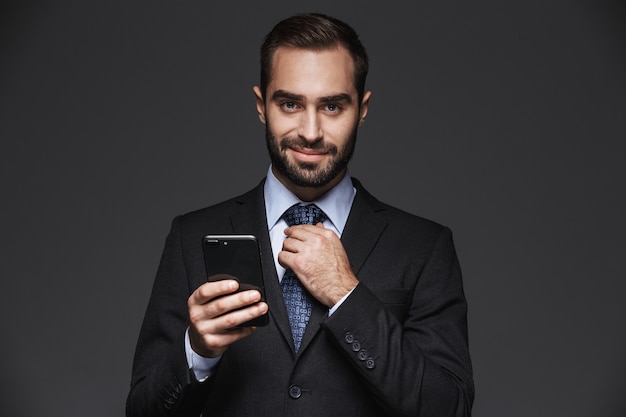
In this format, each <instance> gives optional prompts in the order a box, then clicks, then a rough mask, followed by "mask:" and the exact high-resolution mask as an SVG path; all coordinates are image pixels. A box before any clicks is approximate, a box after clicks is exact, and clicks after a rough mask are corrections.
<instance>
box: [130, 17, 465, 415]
mask: <svg viewBox="0 0 626 417" xmlns="http://www.w3.org/2000/svg"><path fill="white" fill-rule="evenodd" d="M261 55H262V57H261V67H262V68H261V83H260V86H259V87H254V93H255V96H256V108H257V111H258V114H259V118H260V120H261V122H262V123H264V124H265V127H266V139H267V146H268V149H269V153H270V157H271V162H272V164H271V167H270V169H269V170H268V175H267V178H266V179H264V181H263V182H262V183H261V184H260V185H259V186H258V187H256V188H255V189H253V190H252V191H250V192H248V193H246V194H244V195H242V196H240V197H237V198H235V199H232V200H230V201H226V202H224V203H222V204H218V205H216V206H213V207H209V208H206V209H203V210H199V211H196V212H192V213H189V214H186V215H184V216H179V217H177V218H176V219H175V220H174V221H173V223H172V229H171V231H170V234H169V236H168V238H167V241H166V245H165V249H164V253H163V257H162V260H161V264H160V267H159V271H158V273H157V277H156V280H155V284H154V288H153V292H152V296H151V299H150V302H149V305H148V309H147V312H146V316H145V319H144V323H143V326H142V330H141V334H140V336H139V341H138V345H137V351H136V354H135V362H134V366H133V377H132V382H131V390H130V393H129V396H128V401H127V415H128V416H132V417H137V416H168V415H171V416H198V415H200V414H202V415H204V416H271V417H275V416H377V417H380V416H409V415H410V416H437V417H444V416H468V415H470V412H471V406H472V401H473V395H474V388H473V382H472V371H471V364H470V358H469V352H468V346H467V324H466V311H467V305H466V301H465V297H464V295H463V288H462V282H461V273H460V269H459V265H458V261H457V257H456V254H455V251H454V246H453V243H452V237H451V233H450V231H449V229H447V228H445V227H442V226H440V225H438V224H436V223H433V222H430V221H428V220H425V219H422V218H419V217H416V216H413V215H410V214H407V213H405V212H402V211H400V210H397V209H395V208H392V207H390V206H387V205H385V204H383V203H381V202H379V201H377V200H376V199H375V198H374V197H372V196H371V195H370V194H369V193H368V192H367V191H365V189H364V188H363V187H362V186H361V184H360V183H359V182H358V181H357V180H355V179H351V178H350V177H349V175H348V174H347V165H348V161H349V160H350V157H351V156H352V152H353V150H354V146H355V141H356V133H357V130H358V128H359V127H360V126H361V125H362V124H363V121H364V120H365V117H366V116H367V113H368V108H369V101H370V97H371V93H370V92H369V91H368V92H366V91H365V89H364V86H365V77H366V74H367V65H368V64H367V62H368V61H367V55H366V52H365V49H364V48H363V46H362V45H361V42H360V41H359V39H358V36H357V34H356V33H355V32H354V31H353V30H352V28H350V27H349V26H348V25H346V24H345V23H343V22H341V21H339V20H336V19H334V18H331V17H327V16H323V15H317V14H306V15H297V16H294V17H291V18H288V19H286V20H284V21H282V22H280V23H278V24H277V25H276V26H275V27H274V28H273V30H272V31H271V32H270V33H269V34H268V35H267V37H266V38H265V41H264V43H263V46H262V48H261ZM312 203H313V204H315V206H308V205H309V204H312ZM302 206H305V208H304V210H308V213H312V211H314V212H315V213H316V215H318V214H319V215H320V216H321V217H320V219H315V220H312V221H313V223H315V224H297V225H290V224H291V221H290V220H291V217H290V216H291V214H290V215H283V213H285V212H288V213H291V210H299V209H301V207H302ZM307 206H308V207H307ZM291 207H294V209H290V208H291ZM206 234H252V235H255V236H256V237H257V238H258V240H259V244H260V249H261V256H262V261H263V262H262V264H263V272H264V278H265V288H266V300H265V301H261V295H260V294H259V292H258V291H254V290H249V291H241V292H235V291H236V290H237V288H238V283H237V281H236V280H232V279H226V280H221V281H216V282H207V277H206V276H205V265H204V263H203V255H202V248H201V244H200V242H201V238H202V237H203V236H204V235H206ZM281 281H282V282H281ZM286 282H289V285H283V284H285V283H286ZM281 287H284V288H281ZM298 287H299V288H300V290H299V292H298V291H296V292H295V294H298V296H300V297H302V298H301V302H302V306H303V307H302V311H303V313H302V314H299V315H298V316H299V318H303V320H304V321H303V322H299V323H295V320H296V319H297V318H296V315H294V314H293V313H294V310H293V309H289V308H286V304H287V305H289V303H290V302H291V301H289V300H290V298H289V297H291V296H292V295H293V294H294V293H293V292H291V290H292V289H294V288H296V289H297V288H298ZM285 288H289V289H285ZM286 300H287V301H286ZM299 300H300V299H299ZM307 300H308V301H307ZM298 303H300V301H298ZM307 306H308V307H307ZM266 313H267V314H269V324H268V325H267V326H265V327H259V328H254V327H240V326H239V325H240V324H243V323H245V322H247V321H249V320H251V319H253V318H256V317H259V316H261V315H263V314H266ZM298 329H301V330H300V331H298Z"/></svg>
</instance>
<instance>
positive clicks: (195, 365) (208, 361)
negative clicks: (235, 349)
mask: <svg viewBox="0 0 626 417" xmlns="http://www.w3.org/2000/svg"><path fill="white" fill-rule="evenodd" d="M185 354H186V355H187V366H189V369H191V370H192V371H193V374H194V375H195V376H196V379H197V380H198V382H204V381H206V379H207V378H208V377H210V376H211V375H213V371H214V370H215V367H216V366H217V364H218V363H219V361H220V359H222V356H221V355H220V356H218V357H216V358H205V357H204V356H200V355H198V354H197V353H196V352H194V350H193V349H192V348H191V341H190V340H189V328H187V330H186V331H185Z"/></svg>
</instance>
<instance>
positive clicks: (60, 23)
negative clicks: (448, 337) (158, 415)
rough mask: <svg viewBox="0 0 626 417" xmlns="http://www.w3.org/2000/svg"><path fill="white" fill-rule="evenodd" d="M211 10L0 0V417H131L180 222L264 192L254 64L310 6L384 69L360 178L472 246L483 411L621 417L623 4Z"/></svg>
mask: <svg viewBox="0 0 626 417" xmlns="http://www.w3.org/2000/svg"><path fill="white" fill-rule="evenodd" d="M211 3H212V2H209V1H203V2H200V1H146V2H132V1H101V2H99V1H98V2H95V1H79V0H76V1H56V2H13V3H6V2H5V3H3V6H2V9H1V10H0V15H1V17H0V35H1V38H0V39H1V41H0V46H1V47H2V51H1V52H2V53H1V61H0V65H1V66H0V71H1V73H0V138H1V148H0V169H1V176H0V186H1V196H0V198H1V215H2V233H1V236H0V242H1V245H2V246H1V256H2V261H1V262H0V271H1V280H0V297H1V299H0V301H1V302H0V324H1V332H2V333H1V334H2V342H1V344H0V346H1V347H0V349H1V362H0V364H1V371H0V384H1V386H2V390H0V404H2V406H1V408H2V412H1V414H2V415H5V416H12V417H13V416H18V417H19V416H34V415H42V416H93V417H98V416H121V415H123V408H124V405H123V404H124V400H125V396H126V393H127V390H128V384H129V378H130V369H131V361H132V354H133V350H134V345H135V341H136V337H137V334H138V331H139V326H140V323H141V320H142V315H143V312H144V309H145V306H146V303H147V300H148V296H149V292H150V288H151V285H152V280H153V277H154V273H155V271H156V267H157V264H158V260H159V256H160V252H161V249H162V247H163V242H164V239H165V236H166V233H167V231H168V229H169V222H170V220H171V218H172V217H174V216H175V215H177V214H179V213H183V212H186V211H190V210H192V209H196V208H199V207H202V206H205V205H209V204H213V203H216V202H219V201H221V200H223V199H226V198H228V197H231V196H234V195H236V194H239V193H241V192H243V191H245V190H247V189H249V188H251V187H252V186H254V185H256V184H257V183H258V181H260V179H261V178H262V176H263V175H264V174H265V170H266V169H267V165H268V158H267V156H266V151H265V147H264V137H263V127H262V125H261V124H260V123H259V122H258V120H257V117H256V112H255V109H254V101H253V95H252V90H251V88H252V86H253V85H254V84H256V83H257V79H258V64H257V62H258V46H259V44H260V42H261V39H262V37H263V35H264V34H265V33H266V32H267V31H268V30H269V29H270V28H271V26H272V25H273V24H274V23H275V22H276V21H278V20H279V19H281V18H283V17H286V16H288V15H290V14H292V13H294V12H298V11H306V10H307V9H309V10H315V11H323V12H326V13H329V14H333V15H336V16H337V17H340V18H343V19H345V20H347V21H348V22H349V23H351V24H352V25H353V26H354V27H355V28H356V29H357V31H358V32H359V33H360V34H361V38H362V40H363V41H364V43H365V45H366V46H367V48H368V51H369V54H370V58H371V62H372V64H371V75H370V78H369V79H368V87H369V88H370V89H371V90H373V92H374V95H373V99H372V100H373V101H372V106H371V110H370V116H369V117H368V120H367V123H366V124H365V126H364V128H363V129H362V130H361V132H360V135H359V143H358V146H357V152H356V154H355V159H354V161H353V164H352V174H353V175H354V176H357V177H359V178H360V179H361V180H362V182H363V183H364V184H365V185H366V186H367V187H368V188H369V190H370V191H371V192H372V193H374V194H375V195H377V196H378V197H379V198H380V199H382V200H383V201H386V202H389V203H391V204H393V205H396V206H399V207H401V208H403V209H405V210H408V211H410V212H413V213H416V214H419V215H422V216H425V217H428V218H431V219H434V220H436V221H438V222H441V223H443V224H446V225H448V226H450V227H451V228H452V229H453V231H454V233H455V242H456V245H457V249H458V252H459V257H460V260H461V263H462V266H463V271H464V279H465V289H466V293H467V297H468V300H469V303H470V311H469V320H470V323H469V324H470V344H471V352H472V355H473V361H474V367H475V382H476V387H477V394H476V402H475V407H474V414H475V415H476V416H485V417H497V416H498V417H499V416H616V417H617V416H623V415H625V414H626V400H624V395H623V391H624V387H625V386H626V377H625V376H624V375H626V359H625V358H624V353H625V352H626V336H625V334H626V332H625V331H624V328H625V327H626V326H624V321H625V320H624V317H625V316H626V308H625V307H624V299H625V298H626V285H625V283H624V272H623V268H622V259H623V257H624V254H625V249H626V244H625V242H624V234H625V232H626V230H625V229H626V227H625V226H626V225H625V221H624V212H625V211H626V207H625V206H626V204H625V200H626V199H625V197H624V178H626V168H625V167H624V165H625V164H624V151H625V150H626V149H625V148H626V141H625V139H626V124H625V115H626V114H625V110H626V86H625V81H626V77H625V75H626V71H625V70H626V56H625V53H624V51H625V50H626V49H625V48H624V47H625V43H626V42H625V30H624V7H623V6H621V5H620V3H619V2H598V1H588V2H583V1H570V2H568V1H545V2H543V1H522V0H520V1H495V0H493V1H481V2H471V3H470V2H465V1H457V2H427V3H422V2H406V3H402V2H394V1H384V2H372V3H374V4H376V5H371V6H370V5H365V4H363V3H362V2H354V3H348V2H337V1H334V2H326V1H319V2H316V3H315V4H316V5H315V7H314V8H313V7H312V6H311V5H310V4H309V5H308V6H299V5H297V4H296V2H293V1H290V2H286V1H285V2H273V3H272V4H271V5H269V4H264V2H256V3H254V4H253V5H252V4H251V5H244V4H241V3H239V2H236V1H230V2H226V4H222V3H220V4H219V5H216V4H211ZM364 227H366V226H365V225H364Z"/></svg>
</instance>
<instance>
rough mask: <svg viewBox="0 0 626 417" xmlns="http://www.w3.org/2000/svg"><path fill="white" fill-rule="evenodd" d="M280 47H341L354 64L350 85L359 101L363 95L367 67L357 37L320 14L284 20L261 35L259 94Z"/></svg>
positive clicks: (361, 46) (318, 48)
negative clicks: (262, 38)
mask: <svg viewBox="0 0 626 417" xmlns="http://www.w3.org/2000/svg"><path fill="white" fill-rule="evenodd" d="M281 46H288V47H294V48H302V49H314V50H323V49H329V48H332V47H334V46H343V47H344V48H346V49H347V50H348V52H349V53H350V55H351V56H352V61H353V63H354V86H355V88H356V91H357V93H358V95H359V101H360V100H361V99H362V98H363V94H364V92H365V78H366V77H367V70H368V67H369V63H368V57H367V52H366V51H365V47H364V46H363V44H362V43H361V41H360V40H359V35H358V34H357V33H356V32H355V31H354V29H352V28H351V27H350V26H349V25H348V24H347V23H345V22H343V21H341V20H339V19H336V18H334V17H330V16H326V15H323V14H320V13H302V14H297V15H295V16H292V17H289V18H287V19H284V20H282V21H280V22H278V23H277V24H276V26H274V28H273V29H272V30H271V31H270V33H268V34H267V36H265V39H264V41H263V44H262V45H261V92H262V93H263V96H265V93H266V89H267V85H268V84H269V81H270V79H271V76H272V74H271V72H272V58H273V56H274V52H276V49H278V48H279V47H281Z"/></svg>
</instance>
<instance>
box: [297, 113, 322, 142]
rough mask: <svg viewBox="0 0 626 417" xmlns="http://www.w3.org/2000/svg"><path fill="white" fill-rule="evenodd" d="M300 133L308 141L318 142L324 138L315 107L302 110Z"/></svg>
mask: <svg viewBox="0 0 626 417" xmlns="http://www.w3.org/2000/svg"><path fill="white" fill-rule="evenodd" d="M298 134H299V135H300V137H302V138H304V139H305V140H306V141H307V142H316V141H318V140H320V139H322V127H321V125H320V121H319V117H318V114H317V112H316V111H315V110H314V109H310V110H307V111H304V112H302V117H301V119H300V129H299V130H298Z"/></svg>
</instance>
